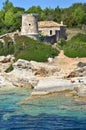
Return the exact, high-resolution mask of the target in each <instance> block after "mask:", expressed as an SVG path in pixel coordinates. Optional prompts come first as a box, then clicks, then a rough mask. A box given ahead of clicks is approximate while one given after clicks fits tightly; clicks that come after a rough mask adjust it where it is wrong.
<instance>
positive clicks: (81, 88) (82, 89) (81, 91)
mask: <svg viewBox="0 0 86 130" xmlns="http://www.w3.org/2000/svg"><path fill="white" fill-rule="evenodd" d="M74 90H75V91H76V92H77V95H78V96H81V97H82V96H86V84H79V85H78V86H77V87H75V88H74Z"/></svg>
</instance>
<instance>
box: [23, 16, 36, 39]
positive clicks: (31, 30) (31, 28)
mask: <svg viewBox="0 0 86 130" xmlns="http://www.w3.org/2000/svg"><path fill="white" fill-rule="evenodd" d="M21 35H25V36H28V37H31V38H34V39H38V20H37V14H24V15H22V28H21Z"/></svg>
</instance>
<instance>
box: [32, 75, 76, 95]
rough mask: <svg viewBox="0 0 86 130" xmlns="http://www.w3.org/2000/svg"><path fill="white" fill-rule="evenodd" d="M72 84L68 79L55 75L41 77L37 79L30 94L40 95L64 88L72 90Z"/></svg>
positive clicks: (63, 89)
mask: <svg viewBox="0 0 86 130" xmlns="http://www.w3.org/2000/svg"><path fill="white" fill-rule="evenodd" d="M73 88H74V86H73V84H72V83H71V81H70V80H65V79H57V78H55V77H49V78H43V79H41V80H39V82H38V84H37V86H35V88H34V91H33V92H32V93H31V95H41V94H43V95H44V94H48V93H53V92H60V91H65V90H73Z"/></svg>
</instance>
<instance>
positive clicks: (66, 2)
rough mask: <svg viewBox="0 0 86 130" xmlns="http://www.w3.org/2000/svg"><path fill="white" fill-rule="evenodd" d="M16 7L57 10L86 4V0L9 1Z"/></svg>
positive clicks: (2, 0) (0, 2) (1, 0)
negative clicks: (74, 4)
mask: <svg viewBox="0 0 86 130" xmlns="http://www.w3.org/2000/svg"><path fill="white" fill-rule="evenodd" d="M4 1H5V0H0V9H1V8H2V7H3V4H2V3H3V2H4ZM9 1H10V2H12V3H13V5H14V6H17V7H23V8H25V9H26V10H27V9H28V8H30V7H32V6H40V7H41V8H43V9H44V8H46V7H50V8H55V7H57V6H59V7H60V8H67V7H70V6H71V5H72V4H73V3H86V0H9Z"/></svg>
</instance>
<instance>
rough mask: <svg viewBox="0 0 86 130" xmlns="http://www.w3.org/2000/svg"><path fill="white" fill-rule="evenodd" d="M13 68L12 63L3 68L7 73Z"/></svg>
mask: <svg viewBox="0 0 86 130" xmlns="http://www.w3.org/2000/svg"><path fill="white" fill-rule="evenodd" d="M12 70H13V66H12V64H11V65H10V66H9V67H8V68H7V69H6V70H5V72H6V73H9V72H11V71H12Z"/></svg>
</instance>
